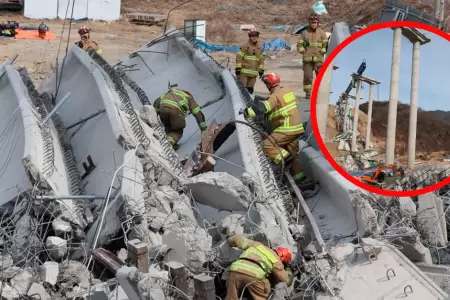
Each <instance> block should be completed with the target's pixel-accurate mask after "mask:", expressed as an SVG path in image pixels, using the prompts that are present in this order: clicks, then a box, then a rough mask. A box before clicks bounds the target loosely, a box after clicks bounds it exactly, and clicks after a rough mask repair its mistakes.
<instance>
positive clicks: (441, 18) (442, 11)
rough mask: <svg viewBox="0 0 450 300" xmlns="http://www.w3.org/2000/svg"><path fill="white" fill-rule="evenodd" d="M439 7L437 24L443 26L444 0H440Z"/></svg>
mask: <svg viewBox="0 0 450 300" xmlns="http://www.w3.org/2000/svg"><path fill="white" fill-rule="evenodd" d="M440 4H441V5H440V7H439V10H440V11H439V25H440V26H442V27H443V26H444V25H445V24H444V23H445V0H441V3H440Z"/></svg>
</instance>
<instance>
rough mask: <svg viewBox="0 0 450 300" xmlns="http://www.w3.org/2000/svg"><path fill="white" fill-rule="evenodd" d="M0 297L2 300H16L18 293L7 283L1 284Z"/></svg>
mask: <svg viewBox="0 0 450 300" xmlns="http://www.w3.org/2000/svg"><path fill="white" fill-rule="evenodd" d="M0 296H1V298H2V299H5V300H18V299H19V297H20V294H19V292H18V291H16V290H15V289H13V288H12V287H11V286H10V285H9V284H8V283H6V282H2V285H1V294H0Z"/></svg>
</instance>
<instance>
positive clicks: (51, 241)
mask: <svg viewBox="0 0 450 300" xmlns="http://www.w3.org/2000/svg"><path fill="white" fill-rule="evenodd" d="M45 246H46V248H47V251H48V254H49V255H50V257H51V258H53V259H54V260H61V259H63V258H64V257H65V256H66V254H67V250H68V248H67V241H66V240H64V239H62V238H60V237H57V236H49V237H48V238H47V241H46V242H45Z"/></svg>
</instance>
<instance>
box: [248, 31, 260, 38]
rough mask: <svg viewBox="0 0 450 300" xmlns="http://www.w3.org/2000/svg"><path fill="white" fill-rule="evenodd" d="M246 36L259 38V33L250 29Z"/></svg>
mask: <svg viewBox="0 0 450 300" xmlns="http://www.w3.org/2000/svg"><path fill="white" fill-rule="evenodd" d="M248 36H249V37H250V36H259V31H258V29H250V30H249V31H248Z"/></svg>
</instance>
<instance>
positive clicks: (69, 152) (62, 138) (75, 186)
mask: <svg viewBox="0 0 450 300" xmlns="http://www.w3.org/2000/svg"><path fill="white" fill-rule="evenodd" d="M41 98H42V100H43V102H44V104H45V105H46V107H47V110H50V109H51V107H52V104H51V101H52V98H51V96H50V95H49V94H48V93H46V92H44V93H42V94H41ZM51 118H52V121H53V124H54V125H55V128H56V131H57V132H58V136H59V143H60V145H61V149H62V151H63V153H64V160H65V164H66V168H67V174H68V176H69V181H70V194H71V195H81V194H83V192H84V191H83V185H82V181H81V174H80V171H79V170H78V167H77V160H76V158H75V154H74V152H73V148H72V145H71V144H70V141H69V137H68V134H67V130H66V127H65V126H64V123H63V121H62V120H61V117H60V116H59V114H58V113H55V114H53V115H52V116H51Z"/></svg>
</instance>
